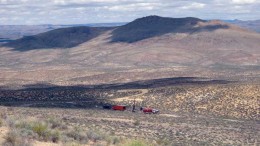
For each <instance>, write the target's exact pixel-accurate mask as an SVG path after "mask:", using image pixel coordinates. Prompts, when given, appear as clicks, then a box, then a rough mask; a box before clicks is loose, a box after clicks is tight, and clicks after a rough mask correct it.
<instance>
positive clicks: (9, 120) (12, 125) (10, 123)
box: [5, 117, 16, 128]
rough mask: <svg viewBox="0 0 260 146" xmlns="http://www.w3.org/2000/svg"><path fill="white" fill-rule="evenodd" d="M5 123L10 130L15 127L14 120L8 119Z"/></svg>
mask: <svg viewBox="0 0 260 146" xmlns="http://www.w3.org/2000/svg"><path fill="white" fill-rule="evenodd" d="M5 121H6V124H7V126H9V127H10V128H14V127H15V125H16V120H15V119H14V118H12V117H8V118H7V119H6V120H5Z"/></svg>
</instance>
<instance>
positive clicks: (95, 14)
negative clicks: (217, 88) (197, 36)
mask: <svg viewBox="0 0 260 146" xmlns="http://www.w3.org/2000/svg"><path fill="white" fill-rule="evenodd" d="M148 15H159V16H167V17H188V16H189V17H198V18H201V19H241V20H255V19H260V0H0V25H1V24H2V25H3V24H12V25H18V24H86V23H103V22H129V21H132V20H134V19H136V18H139V17H143V16H148Z"/></svg>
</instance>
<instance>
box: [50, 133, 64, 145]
mask: <svg viewBox="0 0 260 146" xmlns="http://www.w3.org/2000/svg"><path fill="white" fill-rule="evenodd" d="M60 138H61V134H60V132H59V131H58V130H54V131H51V133H50V140H51V141H52V142H54V143H57V142H59V140H60Z"/></svg>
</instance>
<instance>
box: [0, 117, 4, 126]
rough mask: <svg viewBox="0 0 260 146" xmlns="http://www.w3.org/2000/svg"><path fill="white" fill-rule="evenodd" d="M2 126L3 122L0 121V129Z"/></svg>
mask: <svg viewBox="0 0 260 146" xmlns="http://www.w3.org/2000/svg"><path fill="white" fill-rule="evenodd" d="M3 124H4V122H3V120H2V119H0V127H2V126H3Z"/></svg>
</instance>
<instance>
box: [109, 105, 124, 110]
mask: <svg viewBox="0 0 260 146" xmlns="http://www.w3.org/2000/svg"><path fill="white" fill-rule="evenodd" d="M112 109H113V110H118V111H124V110H126V106H125V105H114V106H112Z"/></svg>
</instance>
